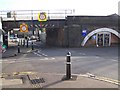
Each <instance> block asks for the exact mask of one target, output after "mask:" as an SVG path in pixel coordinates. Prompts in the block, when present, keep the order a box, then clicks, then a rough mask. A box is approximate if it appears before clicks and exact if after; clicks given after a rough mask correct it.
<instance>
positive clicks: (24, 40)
mask: <svg viewBox="0 0 120 90" xmlns="http://www.w3.org/2000/svg"><path fill="white" fill-rule="evenodd" d="M24 46H25V39H24V40H23V47H24Z"/></svg>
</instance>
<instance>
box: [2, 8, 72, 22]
mask: <svg viewBox="0 0 120 90" xmlns="http://www.w3.org/2000/svg"><path fill="white" fill-rule="evenodd" d="M41 12H45V13H46V14H47V16H48V19H65V18H66V16H67V15H72V14H73V12H74V11H73V10H16V11H7V10H6V11H0V17H2V18H3V21H14V20H31V19H32V18H33V20H37V19H38V14H39V13H41Z"/></svg>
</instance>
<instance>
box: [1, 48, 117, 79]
mask: <svg viewBox="0 0 120 90" xmlns="http://www.w3.org/2000/svg"><path fill="white" fill-rule="evenodd" d="M67 52H71V54H72V56H71V63H72V74H86V73H91V74H94V75H97V76H104V77H107V78H111V79H115V80H118V47H99V48H96V47H87V48H44V49H41V48H39V49H38V50H37V51H34V52H30V53H28V54H23V55H20V56H16V57H11V58H6V59H4V60H3V61H2V72H3V73H11V72H25V71H33V72H40V73H56V74H65V73H66V55H67Z"/></svg>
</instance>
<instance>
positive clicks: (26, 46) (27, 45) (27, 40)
mask: <svg viewBox="0 0 120 90" xmlns="http://www.w3.org/2000/svg"><path fill="white" fill-rule="evenodd" d="M26 47H27V48H28V39H27V46H26Z"/></svg>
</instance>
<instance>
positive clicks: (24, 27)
mask: <svg viewBox="0 0 120 90" xmlns="http://www.w3.org/2000/svg"><path fill="white" fill-rule="evenodd" d="M20 32H28V25H27V24H25V23H22V24H21V25H20Z"/></svg>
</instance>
